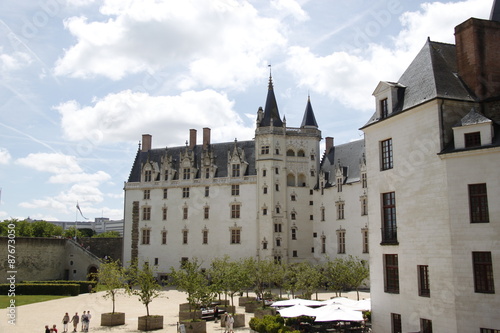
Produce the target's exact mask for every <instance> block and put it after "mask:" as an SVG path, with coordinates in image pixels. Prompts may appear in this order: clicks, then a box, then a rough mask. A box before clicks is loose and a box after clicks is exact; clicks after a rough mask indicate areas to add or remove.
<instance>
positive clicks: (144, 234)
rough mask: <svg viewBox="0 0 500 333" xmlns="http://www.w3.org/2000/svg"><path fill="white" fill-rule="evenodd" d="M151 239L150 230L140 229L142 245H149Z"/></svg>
mask: <svg viewBox="0 0 500 333" xmlns="http://www.w3.org/2000/svg"><path fill="white" fill-rule="evenodd" d="M150 237H151V229H142V244H143V245H149V244H150Z"/></svg>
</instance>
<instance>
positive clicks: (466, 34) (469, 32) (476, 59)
mask: <svg viewBox="0 0 500 333" xmlns="http://www.w3.org/2000/svg"><path fill="white" fill-rule="evenodd" d="M455 43H456V52H457V69H458V75H459V76H460V77H461V78H462V80H463V81H464V82H465V83H466V84H467V86H468V87H469V89H471V90H472V91H473V92H474V94H475V95H476V97H478V98H479V99H480V100H484V99H487V98H490V97H495V96H498V95H500V61H498V55H499V54H500V22H498V21H489V20H480V19H476V18H471V19H468V20H467V21H465V22H464V23H462V24H460V25H458V26H456V27H455Z"/></svg>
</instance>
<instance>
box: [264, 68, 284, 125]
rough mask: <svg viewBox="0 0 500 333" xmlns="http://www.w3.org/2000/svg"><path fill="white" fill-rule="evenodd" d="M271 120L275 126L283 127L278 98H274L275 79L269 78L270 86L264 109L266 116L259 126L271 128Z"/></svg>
mask: <svg viewBox="0 0 500 333" xmlns="http://www.w3.org/2000/svg"><path fill="white" fill-rule="evenodd" d="M271 119H272V121H273V126H277V127H283V121H281V117H280V112H279V110H278V103H277V102H276V96H274V88H273V79H272V77H271V76H269V86H268V90H267V98H266V106H265V108H264V116H263V117H262V120H261V121H260V124H259V125H260V126H271Z"/></svg>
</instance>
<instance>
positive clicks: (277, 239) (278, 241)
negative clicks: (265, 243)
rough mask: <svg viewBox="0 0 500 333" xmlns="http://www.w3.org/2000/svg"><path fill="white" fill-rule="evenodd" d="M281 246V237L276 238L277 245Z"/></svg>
mask: <svg viewBox="0 0 500 333" xmlns="http://www.w3.org/2000/svg"><path fill="white" fill-rule="evenodd" d="M280 246H281V238H279V237H278V238H276V247H280Z"/></svg>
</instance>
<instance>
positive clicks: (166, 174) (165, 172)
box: [165, 170, 168, 180]
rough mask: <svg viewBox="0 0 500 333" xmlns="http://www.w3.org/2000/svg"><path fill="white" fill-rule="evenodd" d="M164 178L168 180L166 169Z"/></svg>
mask: <svg viewBox="0 0 500 333" xmlns="http://www.w3.org/2000/svg"><path fill="white" fill-rule="evenodd" d="M165 180H168V170H165Z"/></svg>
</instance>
